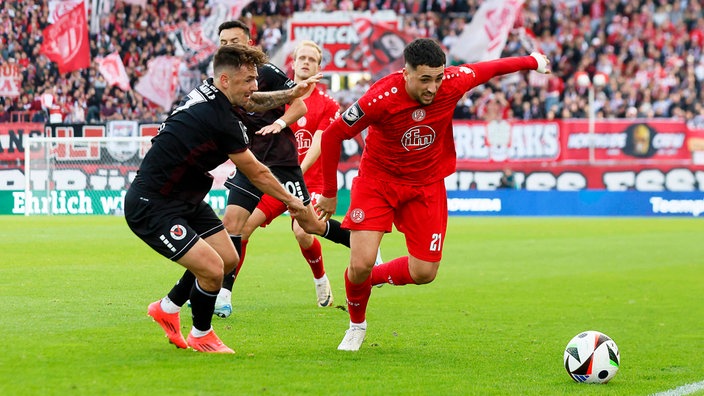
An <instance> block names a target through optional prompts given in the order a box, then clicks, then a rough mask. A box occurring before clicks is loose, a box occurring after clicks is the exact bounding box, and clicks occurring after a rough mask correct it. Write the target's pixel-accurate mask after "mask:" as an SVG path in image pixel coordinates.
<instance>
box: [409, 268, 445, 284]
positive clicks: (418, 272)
mask: <svg viewBox="0 0 704 396" xmlns="http://www.w3.org/2000/svg"><path fill="white" fill-rule="evenodd" d="M439 264H440V263H427V262H426V263H423V264H421V265H413V264H411V276H412V277H413V281H415V282H416V284H418V285H424V284H426V283H430V282H432V281H434V280H435V276H437V274H438V266H439Z"/></svg>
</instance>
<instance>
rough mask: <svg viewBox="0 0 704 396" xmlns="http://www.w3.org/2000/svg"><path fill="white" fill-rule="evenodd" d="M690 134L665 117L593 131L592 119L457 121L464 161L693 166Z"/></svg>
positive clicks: (457, 139)
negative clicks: (592, 143)
mask: <svg viewBox="0 0 704 396" xmlns="http://www.w3.org/2000/svg"><path fill="white" fill-rule="evenodd" d="M690 134H693V132H690V131H689V130H688V129H687V127H686V125H685V124H684V122H682V121H670V120H660V119H658V120H612V121H599V122H596V123H595V124H594V130H593V131H590V128H589V122H588V120H565V121H506V120H502V121H492V122H488V123H487V122H476V121H455V122H454V135H455V147H456V149H457V159H458V161H459V162H460V163H477V162H478V163H486V162H495V163H505V162H510V163H547V162H555V161H558V162H561V163H563V164H570V163H574V164H592V165H595V164H604V163H632V162H633V161H634V160H638V161H636V162H642V163H648V162H669V163H673V162H676V163H688V162H691V161H692V152H691V151H690V150H689V149H688V147H687V139H688V136H689V135H690ZM692 136H694V135H692ZM592 141H593V142H594V148H593V149H592V148H591V142H592Z"/></svg>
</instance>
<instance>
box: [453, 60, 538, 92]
mask: <svg viewBox="0 0 704 396" xmlns="http://www.w3.org/2000/svg"><path fill="white" fill-rule="evenodd" d="M537 68H538V61H537V60H535V58H533V57H532V56H516V57H509V58H501V59H496V60H492V61H487V62H478V63H472V64H464V65H460V66H457V67H453V68H452V74H455V75H456V76H457V77H459V81H461V85H462V89H463V90H464V91H465V92H466V91H469V90H470V89H472V88H474V87H476V86H479V85H482V84H484V83H486V82H487V81H489V80H491V79H492V78H494V77H496V76H502V75H504V74H510V73H514V72H517V71H521V70H535V69H537Z"/></svg>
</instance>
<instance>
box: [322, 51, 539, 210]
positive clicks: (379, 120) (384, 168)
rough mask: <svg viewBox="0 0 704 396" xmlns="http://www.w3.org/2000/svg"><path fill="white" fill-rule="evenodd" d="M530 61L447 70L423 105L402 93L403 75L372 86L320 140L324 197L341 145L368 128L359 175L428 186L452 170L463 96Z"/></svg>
mask: <svg viewBox="0 0 704 396" xmlns="http://www.w3.org/2000/svg"><path fill="white" fill-rule="evenodd" d="M537 67H538V62H537V60H535V58H533V57H532V56H524V57H513V58H504V59H499V60H494V61H489V62H480V63H475V64H467V65H460V66H451V67H447V68H445V73H444V77H443V82H442V84H441V85H440V88H439V89H438V91H437V93H436V95H435V99H434V100H433V102H432V103H431V104H429V105H425V106H424V105H421V104H420V103H419V102H418V101H416V100H415V99H413V98H411V97H410V96H409V94H408V93H407V92H406V85H405V80H404V78H403V73H402V72H400V71H399V72H395V73H392V74H390V75H388V76H386V77H384V78H382V79H381V80H379V81H377V82H376V83H374V85H372V86H371V88H370V89H369V91H367V93H365V94H364V95H363V96H362V97H361V98H360V99H359V100H358V101H357V102H355V103H354V104H353V105H352V106H350V108H348V109H347V110H346V111H345V112H344V113H343V114H342V117H340V118H339V119H337V120H336V121H335V122H333V123H332V124H331V125H330V127H329V128H328V129H327V130H326V131H325V133H324V134H323V137H322V144H321V147H322V158H323V179H324V180H323V181H324V186H323V196H325V197H334V196H336V195H337V173H336V171H337V163H338V162H339V159H340V144H341V142H342V140H344V139H349V138H352V137H354V136H355V135H357V134H359V133H360V132H362V131H363V130H364V129H365V128H369V131H368V134H367V137H366V139H365V147H364V152H363V154H362V159H361V162H360V165H359V174H360V175H367V176H368V177H374V178H377V179H380V180H382V181H389V182H394V183H400V184H408V185H427V184H430V183H432V182H436V181H438V180H441V179H444V178H445V177H447V176H449V175H450V174H452V173H453V172H454V171H455V166H456V161H457V155H456V153H455V142H454V137H453V134H452V115H453V113H454V111H455V107H456V106H457V102H458V101H459V100H460V99H461V98H462V96H463V95H464V94H465V92H467V91H469V90H470V89H472V88H474V87H476V86H478V85H481V84H484V83H485V82H487V81H489V80H490V79H491V78H493V77H495V76H497V75H502V74H507V73H512V72H516V71H519V70H530V69H533V70H534V69H536V68H537Z"/></svg>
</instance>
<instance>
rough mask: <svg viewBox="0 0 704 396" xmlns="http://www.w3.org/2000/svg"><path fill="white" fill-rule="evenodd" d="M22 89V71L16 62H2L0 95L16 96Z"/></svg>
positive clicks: (0, 66) (4, 96) (0, 65)
mask: <svg viewBox="0 0 704 396" xmlns="http://www.w3.org/2000/svg"><path fill="white" fill-rule="evenodd" d="M21 91H22V73H21V72H20V65H18V64H17V63H15V62H6V63H2V64H0V97H3V98H16V97H18V96H20V93H21Z"/></svg>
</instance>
